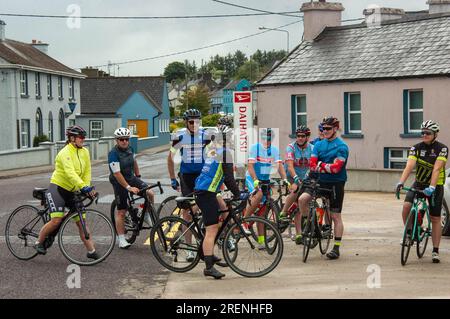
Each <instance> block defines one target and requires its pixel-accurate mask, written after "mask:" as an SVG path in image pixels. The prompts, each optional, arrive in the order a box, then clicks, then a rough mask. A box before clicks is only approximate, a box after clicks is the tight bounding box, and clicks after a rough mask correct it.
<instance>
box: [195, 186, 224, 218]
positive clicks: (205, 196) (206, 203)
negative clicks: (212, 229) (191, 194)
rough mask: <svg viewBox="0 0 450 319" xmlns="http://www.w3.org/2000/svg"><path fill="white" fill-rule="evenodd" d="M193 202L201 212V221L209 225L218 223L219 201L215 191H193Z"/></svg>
mask: <svg viewBox="0 0 450 319" xmlns="http://www.w3.org/2000/svg"><path fill="white" fill-rule="evenodd" d="M195 202H196V203H197V206H198V208H200V211H201V212H202V218H203V223H204V224H205V226H211V225H215V224H218V223H219V216H220V212H219V202H218V201H217V193H213V192H207V191H200V192H197V193H195Z"/></svg>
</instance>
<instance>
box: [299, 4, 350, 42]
mask: <svg viewBox="0 0 450 319" xmlns="http://www.w3.org/2000/svg"><path fill="white" fill-rule="evenodd" d="M344 10H345V8H344V6H343V5H342V4H341V3H339V2H326V1H325V0H322V1H320V0H319V1H310V2H305V3H303V4H302V7H301V9H300V11H301V12H303V13H304V19H303V27H304V28H303V29H304V39H305V41H314V39H315V38H316V37H317V36H318V35H319V34H320V33H321V32H322V31H323V29H325V27H337V26H340V25H341V23H342V11H344Z"/></svg>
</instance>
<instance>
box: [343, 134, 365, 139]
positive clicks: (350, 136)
mask: <svg viewBox="0 0 450 319" xmlns="http://www.w3.org/2000/svg"><path fill="white" fill-rule="evenodd" d="M341 137H343V138H364V134H361V133H347V134H342V135H341Z"/></svg>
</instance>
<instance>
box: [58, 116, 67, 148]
mask: <svg viewBox="0 0 450 319" xmlns="http://www.w3.org/2000/svg"><path fill="white" fill-rule="evenodd" d="M58 124H59V140H60V141H64V140H65V138H66V132H65V130H66V128H65V125H66V124H65V123H64V111H63V109H60V110H59V115H58Z"/></svg>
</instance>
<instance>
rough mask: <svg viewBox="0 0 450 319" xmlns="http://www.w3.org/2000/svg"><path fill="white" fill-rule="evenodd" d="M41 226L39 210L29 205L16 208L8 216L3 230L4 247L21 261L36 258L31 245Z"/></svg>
mask: <svg viewBox="0 0 450 319" xmlns="http://www.w3.org/2000/svg"><path fill="white" fill-rule="evenodd" d="M42 226H44V218H43V217H42V216H40V215H39V209H37V208H36V207H34V206H30V205H23V206H20V207H17V208H16V209H15V210H14V211H13V212H12V213H11V215H10V216H9V218H8V221H7V222H6V229H5V241H6V246H7V247H8V249H9V251H10V252H11V254H13V255H14V256H15V257H16V258H18V259H21V260H29V259H32V258H34V257H36V255H37V252H36V250H35V249H34V248H33V245H34V243H35V242H36V241H37V239H38V237H39V231H40V230H41V228H42Z"/></svg>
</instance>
